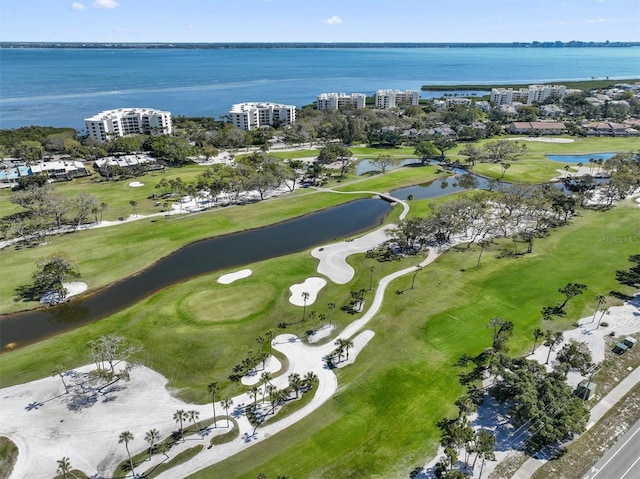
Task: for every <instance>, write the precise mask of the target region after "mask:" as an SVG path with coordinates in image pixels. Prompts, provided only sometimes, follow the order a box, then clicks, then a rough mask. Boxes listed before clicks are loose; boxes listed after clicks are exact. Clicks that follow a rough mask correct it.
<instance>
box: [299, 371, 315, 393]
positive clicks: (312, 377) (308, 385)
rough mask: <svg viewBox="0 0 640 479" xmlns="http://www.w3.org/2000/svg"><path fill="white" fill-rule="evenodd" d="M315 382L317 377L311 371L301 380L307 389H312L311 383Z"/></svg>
mask: <svg viewBox="0 0 640 479" xmlns="http://www.w3.org/2000/svg"><path fill="white" fill-rule="evenodd" d="M317 380H318V375H317V374H316V373H314V372H313V371H309V372H308V373H307V374H305V375H304V379H303V381H304V385H305V387H306V388H309V389H311V388H312V387H313V383H315V382H316V381H317Z"/></svg>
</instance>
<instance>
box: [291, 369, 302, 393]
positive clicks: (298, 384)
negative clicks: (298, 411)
mask: <svg viewBox="0 0 640 479" xmlns="http://www.w3.org/2000/svg"><path fill="white" fill-rule="evenodd" d="M288 379H289V386H291V387H292V388H293V390H294V391H295V392H296V399H298V397H300V389H302V386H303V382H302V378H301V377H300V375H299V374H298V373H291V374H289V378H288Z"/></svg>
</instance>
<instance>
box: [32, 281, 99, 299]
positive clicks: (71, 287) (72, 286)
mask: <svg viewBox="0 0 640 479" xmlns="http://www.w3.org/2000/svg"><path fill="white" fill-rule="evenodd" d="M62 286H64V287H65V288H66V289H67V296H66V298H65V300H66V299H69V298H70V297H72V296H76V295H78V294H80V293H82V292H84V291H86V290H87V288H88V287H89V286H88V285H87V283H84V282H82V281H71V282H69V283H62ZM40 302H41V303H48V304H58V303H60V302H61V298H60V295H59V294H58V293H54V292H53V291H50V292H48V293H45V294H43V295H42V297H41V298H40Z"/></svg>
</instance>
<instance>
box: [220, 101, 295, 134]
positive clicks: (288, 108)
mask: <svg viewBox="0 0 640 479" xmlns="http://www.w3.org/2000/svg"><path fill="white" fill-rule="evenodd" d="M229 118H230V120H231V123H232V124H233V125H234V126H235V127H236V128H238V129H240V130H247V131H249V130H255V129H257V128H260V127H262V126H279V125H282V124H287V125H292V124H294V123H295V121H296V107H295V106H294V105H281V104H279V103H267V102H265V103H251V102H247V103H236V104H235V105H232V106H231V110H230V111H229Z"/></svg>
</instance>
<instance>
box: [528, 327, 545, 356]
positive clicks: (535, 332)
mask: <svg viewBox="0 0 640 479" xmlns="http://www.w3.org/2000/svg"><path fill="white" fill-rule="evenodd" d="M543 336H544V333H543V332H542V329H540V328H536V329H534V330H533V348H532V349H531V354H533V353H534V352H535V350H536V343H537V342H538V339H540V338H541V337H543Z"/></svg>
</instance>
